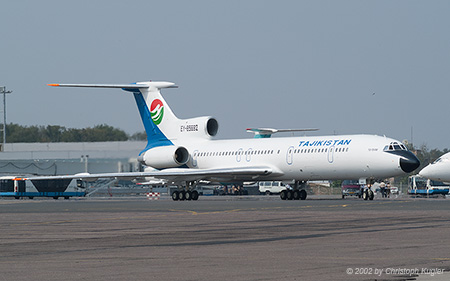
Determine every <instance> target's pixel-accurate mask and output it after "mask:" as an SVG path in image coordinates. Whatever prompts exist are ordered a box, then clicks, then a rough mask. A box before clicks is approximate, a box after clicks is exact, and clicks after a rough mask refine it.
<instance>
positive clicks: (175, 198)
mask: <svg viewBox="0 0 450 281" xmlns="http://www.w3.org/2000/svg"><path fill="white" fill-rule="evenodd" d="M179 199H180V193H179V192H178V190H175V191H174V192H172V200H173V201H178V200H179Z"/></svg>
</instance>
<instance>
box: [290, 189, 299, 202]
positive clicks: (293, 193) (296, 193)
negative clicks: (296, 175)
mask: <svg viewBox="0 0 450 281" xmlns="http://www.w3.org/2000/svg"><path fill="white" fill-rule="evenodd" d="M292 197H293V199H294V200H299V199H300V190H294V191H293V192H292Z"/></svg>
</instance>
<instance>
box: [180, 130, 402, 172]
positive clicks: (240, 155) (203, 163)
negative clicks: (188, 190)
mask: <svg viewBox="0 0 450 281" xmlns="http://www.w3.org/2000/svg"><path fill="white" fill-rule="evenodd" d="M394 141H395V140H393V139H390V138H386V137H381V136H374V135H340V136H315V137H287V138H261V139H257V138H254V139H237V140H199V139H197V140H195V141H192V142H191V141H187V140H186V139H184V140H183V142H180V143H175V142H174V143H175V144H176V145H183V146H184V147H186V148H187V149H188V151H189V152H190V156H191V157H190V158H191V159H190V161H189V162H188V167H189V168H194V169H195V168H198V169H215V168H230V167H233V168H234V167H236V168H239V167H248V166H268V167H271V168H272V169H273V171H274V173H273V174H272V175H269V176H267V177H266V179H273V180H292V179H295V180H334V179H359V178H386V177H392V176H397V175H401V174H404V171H402V169H401V167H400V163H399V156H397V155H393V154H390V153H387V152H385V151H383V149H384V148H385V147H386V146H387V145H388V144H389V143H391V142H394Z"/></svg>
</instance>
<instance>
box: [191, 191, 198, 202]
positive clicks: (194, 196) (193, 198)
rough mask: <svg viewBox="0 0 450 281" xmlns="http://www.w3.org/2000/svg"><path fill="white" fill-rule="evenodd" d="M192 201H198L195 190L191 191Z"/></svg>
mask: <svg viewBox="0 0 450 281" xmlns="http://www.w3.org/2000/svg"><path fill="white" fill-rule="evenodd" d="M192 200H194V201H195V200H198V191H197V190H193V191H192Z"/></svg>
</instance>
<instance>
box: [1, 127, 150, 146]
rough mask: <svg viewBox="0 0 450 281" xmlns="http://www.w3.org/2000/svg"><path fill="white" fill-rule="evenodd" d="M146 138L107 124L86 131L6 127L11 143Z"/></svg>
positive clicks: (57, 128)
mask: <svg viewBox="0 0 450 281" xmlns="http://www.w3.org/2000/svg"><path fill="white" fill-rule="evenodd" d="M146 138H147V137H146V134H145V133H135V134H133V135H132V136H131V137H130V136H128V134H127V133H125V132H124V131H122V130H120V129H117V128H114V127H111V126H108V125H105V124H103V125H96V126H94V127H93V128H84V129H73V128H69V129H67V128H66V127H62V126H58V125H48V126H21V125H18V124H13V123H11V124H8V125H7V126H6V141H7V142H9V143H18V142H99V141H127V140H145V139H146Z"/></svg>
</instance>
